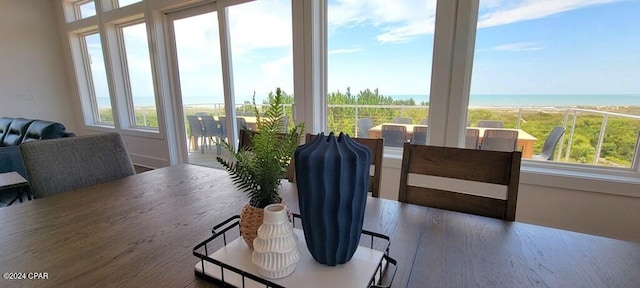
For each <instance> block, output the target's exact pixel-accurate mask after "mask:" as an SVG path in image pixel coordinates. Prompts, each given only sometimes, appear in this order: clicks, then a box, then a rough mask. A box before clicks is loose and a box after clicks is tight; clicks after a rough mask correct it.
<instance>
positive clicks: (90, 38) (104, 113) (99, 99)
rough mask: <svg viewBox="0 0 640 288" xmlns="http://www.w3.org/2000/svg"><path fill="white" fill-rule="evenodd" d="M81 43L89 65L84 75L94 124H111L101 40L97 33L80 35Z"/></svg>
mask: <svg viewBox="0 0 640 288" xmlns="http://www.w3.org/2000/svg"><path fill="white" fill-rule="evenodd" d="M82 40H83V41H82V44H83V47H84V49H83V50H84V51H85V52H86V53H85V54H84V55H86V58H85V63H86V64H87V65H88V66H89V69H88V72H89V73H88V75H87V77H86V80H87V84H88V88H89V89H88V92H89V94H90V95H89V103H90V105H91V108H92V109H91V111H92V114H93V115H94V116H95V119H94V121H95V122H96V124H101V125H110V126H113V109H111V98H110V97H109V84H108V82H107V72H106V69H105V64H104V56H103V54H102V41H101V40H100V34H99V33H96V32H94V33H90V34H85V35H83V36H82Z"/></svg>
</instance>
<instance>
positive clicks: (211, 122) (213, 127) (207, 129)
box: [202, 115, 223, 155]
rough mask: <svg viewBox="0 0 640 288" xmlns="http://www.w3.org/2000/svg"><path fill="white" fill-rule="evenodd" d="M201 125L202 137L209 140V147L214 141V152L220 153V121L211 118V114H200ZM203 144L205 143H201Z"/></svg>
mask: <svg viewBox="0 0 640 288" xmlns="http://www.w3.org/2000/svg"><path fill="white" fill-rule="evenodd" d="M202 125H203V127H204V134H203V137H204V139H206V140H207V142H209V147H211V143H215V145H216V154H217V155H220V154H221V153H222V147H221V146H220V141H221V139H220V138H221V137H222V136H223V135H222V128H221V127H220V123H219V122H218V121H216V119H214V118H213V116H210V115H207V116H202ZM202 144H203V145H204V144H205V143H202Z"/></svg>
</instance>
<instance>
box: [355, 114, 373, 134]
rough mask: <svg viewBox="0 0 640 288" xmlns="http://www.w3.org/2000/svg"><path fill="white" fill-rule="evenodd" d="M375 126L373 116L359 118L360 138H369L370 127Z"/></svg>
mask: <svg viewBox="0 0 640 288" xmlns="http://www.w3.org/2000/svg"><path fill="white" fill-rule="evenodd" d="M372 127H373V119H371V118H359V119H358V133H357V134H356V135H357V137H359V138H369V129H371V128H372Z"/></svg>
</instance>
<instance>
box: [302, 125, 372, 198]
mask: <svg viewBox="0 0 640 288" xmlns="http://www.w3.org/2000/svg"><path fill="white" fill-rule="evenodd" d="M316 136H317V135H315V134H310V133H307V135H306V137H305V143H309V142H311V141H313V139H315V138H316ZM351 139H352V140H354V141H356V142H358V143H360V144H362V145H365V146H367V147H368V148H369V150H371V165H373V173H371V167H370V168H369V192H371V196H372V197H376V198H378V197H380V185H381V184H380V181H381V180H382V152H383V151H384V139H382V138H377V139H371V138H351ZM372 174H373V175H372Z"/></svg>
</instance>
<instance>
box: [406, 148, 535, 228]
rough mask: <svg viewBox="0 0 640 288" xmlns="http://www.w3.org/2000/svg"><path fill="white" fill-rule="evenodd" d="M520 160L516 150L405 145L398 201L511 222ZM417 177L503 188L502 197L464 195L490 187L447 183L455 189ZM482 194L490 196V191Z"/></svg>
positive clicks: (519, 154)
mask: <svg viewBox="0 0 640 288" xmlns="http://www.w3.org/2000/svg"><path fill="white" fill-rule="evenodd" d="M521 158H522V152H520V151H512V152H499V151H483V150H475V149H461V148H452V147H439V146H426V145H415V144H410V143H405V144H404V150H403V154H402V168H401V170H400V171H401V172H400V188H399V195H398V196H399V197H398V201H400V202H406V203H412V204H418V205H422V206H428V207H435V208H439V209H446V210H452V211H458V212H463V213H469V214H476V215H482V216H486V217H493V218H498V219H503V220H507V221H514V220H515V217H516V204H517V200H518V182H519V177H520V159H521ZM410 174H411V175H412V176H411V177H415V178H414V179H415V180H412V181H411V182H409V181H408V179H409V175H410ZM418 175H428V176H435V177H438V178H441V177H444V178H449V179H459V180H466V181H473V182H481V183H489V184H497V185H501V186H504V187H505V188H506V193H505V194H504V195H505V196H506V197H500V198H494V197H493V196H495V195H492V197H489V196H480V195H477V194H475V193H474V194H469V193H467V192H477V191H476V190H474V189H476V186H483V187H493V186H490V185H486V184H484V185H474V184H475V183H473V184H471V183H468V185H467V186H466V187H464V186H461V185H460V184H458V182H460V181H456V183H451V184H450V185H451V186H455V188H454V187H451V188H445V187H446V186H447V184H446V181H444V179H439V181H437V182H436V181H434V180H433V179H435V178H422V177H419V176H418ZM416 176H417V177H416ZM430 181H433V182H430ZM449 181H450V180H449ZM434 183H436V184H434ZM465 184H467V183H465ZM501 188H502V187H501ZM491 189H493V188H491ZM502 191H503V190H501V191H500V194H502ZM483 194H493V191H486V192H483ZM496 194H497V193H496Z"/></svg>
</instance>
